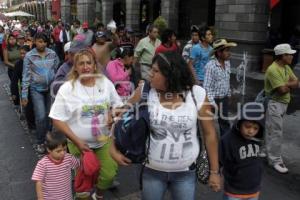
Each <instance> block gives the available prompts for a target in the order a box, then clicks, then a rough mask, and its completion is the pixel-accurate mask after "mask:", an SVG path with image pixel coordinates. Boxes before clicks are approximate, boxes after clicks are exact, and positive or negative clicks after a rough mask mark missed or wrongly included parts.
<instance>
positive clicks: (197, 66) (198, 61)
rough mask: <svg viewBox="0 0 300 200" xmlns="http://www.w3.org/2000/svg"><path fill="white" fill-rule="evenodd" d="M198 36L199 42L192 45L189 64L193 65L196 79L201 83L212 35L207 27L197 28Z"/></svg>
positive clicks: (210, 48) (208, 56)
mask: <svg viewBox="0 0 300 200" xmlns="http://www.w3.org/2000/svg"><path fill="white" fill-rule="evenodd" d="M199 36H200V40H201V43H199V44H196V45H194V46H193V47H192V50H191V55H190V61H189V65H190V66H191V65H192V66H193V69H194V70H195V74H196V81H198V84H199V85H202V84H203V81H204V74H205V68H204V66H205V65H206V64H207V63H208V61H209V58H210V51H211V50H212V47H211V46H210V44H211V43H212V41H213V35H212V32H211V30H210V29H209V28H208V27H204V28H201V29H200V30H199Z"/></svg>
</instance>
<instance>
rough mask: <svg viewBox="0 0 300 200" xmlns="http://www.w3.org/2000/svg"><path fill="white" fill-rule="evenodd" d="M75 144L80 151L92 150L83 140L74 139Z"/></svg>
mask: <svg viewBox="0 0 300 200" xmlns="http://www.w3.org/2000/svg"><path fill="white" fill-rule="evenodd" d="M76 146H77V147H78V149H79V150H80V152H84V151H92V150H91V149H90V148H89V145H88V144H87V143H86V142H84V141H83V140H78V141H76Z"/></svg>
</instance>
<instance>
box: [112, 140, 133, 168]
mask: <svg viewBox="0 0 300 200" xmlns="http://www.w3.org/2000/svg"><path fill="white" fill-rule="evenodd" d="M109 153H110V155H111V157H112V158H113V159H114V160H115V161H116V162H117V163H118V164H119V165H123V166H128V165H130V164H131V160H130V159H128V158H127V157H125V156H124V155H123V154H122V153H121V152H119V151H118V150H117V149H116V146H115V144H114V143H113V144H112V145H111V146H110V149H109Z"/></svg>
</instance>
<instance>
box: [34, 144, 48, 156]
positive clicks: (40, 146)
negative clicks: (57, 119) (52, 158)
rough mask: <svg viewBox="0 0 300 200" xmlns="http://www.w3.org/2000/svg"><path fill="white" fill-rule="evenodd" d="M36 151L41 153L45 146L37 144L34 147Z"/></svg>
mask: <svg viewBox="0 0 300 200" xmlns="http://www.w3.org/2000/svg"><path fill="white" fill-rule="evenodd" d="M36 151H37V152H38V153H40V154H43V153H45V152H46V149H45V146H44V145H43V144H38V145H37V147H36Z"/></svg>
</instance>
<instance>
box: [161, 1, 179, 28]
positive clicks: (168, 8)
mask: <svg viewBox="0 0 300 200" xmlns="http://www.w3.org/2000/svg"><path fill="white" fill-rule="evenodd" d="M178 5H179V0H165V1H161V16H162V17H163V18H165V19H166V21H167V23H168V27H169V28H171V29H173V30H174V31H177V29H178Z"/></svg>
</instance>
